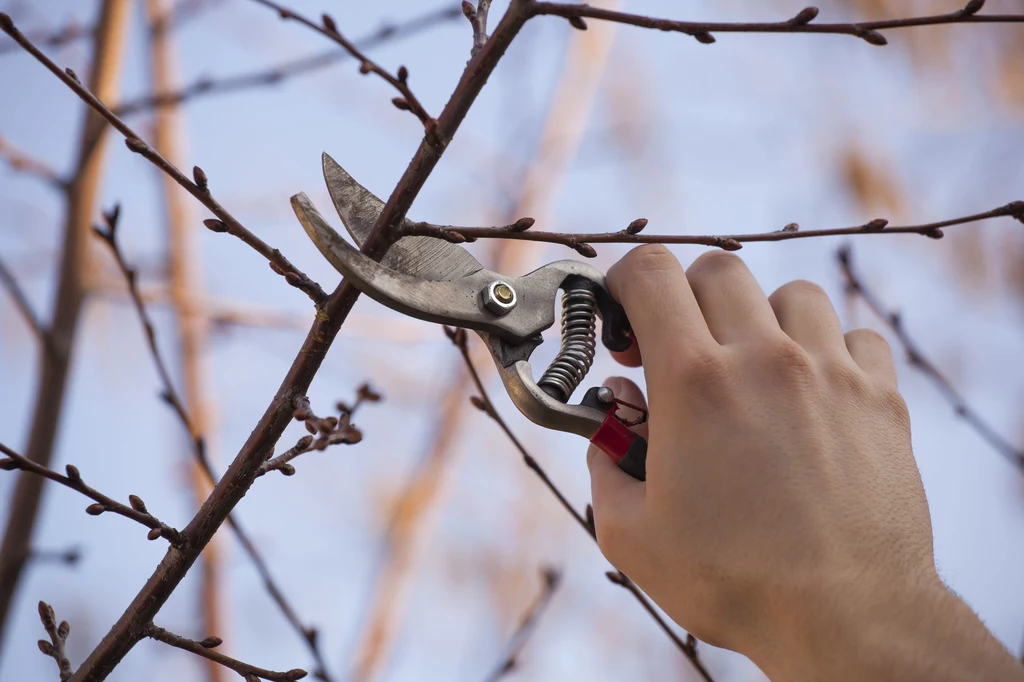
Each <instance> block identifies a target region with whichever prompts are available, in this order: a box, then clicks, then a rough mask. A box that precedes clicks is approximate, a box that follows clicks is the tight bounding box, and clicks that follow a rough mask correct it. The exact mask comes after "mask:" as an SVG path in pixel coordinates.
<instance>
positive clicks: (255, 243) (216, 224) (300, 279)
mask: <svg viewBox="0 0 1024 682" xmlns="http://www.w3.org/2000/svg"><path fill="white" fill-rule="evenodd" d="M0 29H2V30H3V31H4V33H6V34H7V35H9V36H11V37H12V38H13V39H14V40H15V41H17V43H18V44H19V45H21V46H22V47H23V48H24V49H25V51H26V52H28V53H29V54H31V55H32V56H33V57H35V58H36V60H38V61H39V62H40V63H41V64H42V65H43V66H45V67H46V68H47V69H49V70H50V71H51V72H52V73H53V74H54V75H55V76H57V78H59V79H61V81H63V82H64V84H65V85H67V86H68V87H69V88H71V89H72V90H73V91H74V92H75V94H76V95H78V96H79V97H80V98H82V100H84V101H85V103H86V104H88V105H89V106H90V107H92V108H93V110H94V111H96V112H97V113H98V114H100V115H101V116H102V117H103V118H104V119H106V120H107V122H108V123H110V125H111V126H113V127H114V128H116V129H117V130H118V132H120V133H121V134H122V135H124V136H125V138H126V139H125V143H126V144H127V146H128V149H130V150H131V151H133V152H135V153H136V154H140V155H141V156H143V157H144V158H146V159H147V160H148V161H149V162H150V163H152V164H153V165H155V166H156V167H157V168H159V169H160V170H162V171H163V172H164V173H166V174H167V175H169V176H171V177H172V178H174V180H175V182H177V183H178V184H179V185H181V186H182V187H184V188H185V190H186V191H187V192H188V193H189V194H191V195H192V196H194V197H195V198H196V199H198V200H199V202H200V203H201V204H203V205H204V206H206V207H207V208H208V209H210V211H211V212H212V213H213V214H214V215H215V216H217V218H218V220H208V221H206V225H207V227H209V228H210V229H211V230H213V231H214V232H227V233H229V234H231V235H233V236H235V237H238V238H239V239H241V240H242V241H243V242H245V243H246V244H248V245H249V246H251V247H252V248H253V249H255V250H256V251H257V252H258V253H259V254H260V255H262V256H263V257H264V258H266V259H267V260H268V261H270V266H271V268H272V269H273V270H274V271H275V272H277V273H278V274H281V275H283V276H284V278H285V280H286V281H287V282H288V283H289V284H291V285H292V286H293V287H295V288H297V289H299V290H301V291H302V292H304V293H305V294H306V295H307V296H309V297H310V298H311V299H312V300H313V302H314V303H316V304H317V306H320V305H322V304H323V302H324V301H325V299H326V298H327V294H326V293H324V290H323V289H321V288H320V285H319V284H317V283H316V282H314V281H313V280H311V279H310V278H309V277H307V276H306V274H305V273H303V272H302V271H301V270H299V269H298V268H296V267H295V266H294V265H292V263H291V261H289V260H288V259H287V258H285V257H284V255H283V254H282V253H281V252H280V251H278V250H277V249H275V248H271V247H270V246H269V245H268V244H267V243H266V242H264V241H263V240H262V239H260V238H259V237H257V236H256V235H255V234H253V233H252V232H250V231H249V230H248V229H246V228H245V226H243V225H242V224H241V223H240V222H238V220H236V219H235V217H234V216H233V215H231V213H229V212H228V210H227V209H225V208H224V207H223V206H221V205H220V204H219V203H218V202H217V200H216V199H214V198H213V194H212V193H211V192H210V189H209V187H208V185H207V179H206V175H205V173H203V172H202V170H201V169H198V168H197V169H196V171H195V173H194V175H195V178H196V181H195V182H193V181H192V180H189V179H188V178H187V177H186V176H185V174H184V173H182V172H181V171H180V170H178V168H177V167H176V166H175V165H174V164H172V163H171V162H169V161H168V160H167V159H165V158H164V157H163V155H161V154H160V153H159V152H158V151H156V150H155V149H154V148H153V147H151V146H150V145H149V144H148V143H147V142H146V141H145V140H143V139H142V138H141V137H140V136H139V135H138V133H136V132H135V131H134V130H132V129H131V128H130V127H128V125H127V124H126V123H125V122H124V121H122V120H121V119H120V118H118V117H117V115H116V114H114V112H113V111H111V110H110V109H109V108H108V107H107V105H106V104H104V103H103V102H102V101H100V99H99V98H98V97H96V96H95V95H94V94H92V92H90V91H89V90H88V89H87V88H86V87H85V86H83V85H82V83H81V82H79V80H78V76H76V75H75V73H74V72H73V71H71V70H70V69H68V70H66V71H65V70H61V68H60V67H59V66H57V65H56V64H55V63H54V62H53V61H52V60H51V59H50V58H49V57H47V56H46V55H45V54H43V53H42V52H41V51H40V50H39V48H37V47H36V46H35V45H33V44H32V42H31V41H29V40H28V38H26V37H25V35H24V34H23V33H21V31H19V30H18V29H17V27H15V25H14V22H13V21H12V20H11V18H10V17H9V16H7V15H6V14H3V13H0Z"/></svg>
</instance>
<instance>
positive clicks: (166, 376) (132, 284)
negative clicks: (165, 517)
mask: <svg viewBox="0 0 1024 682" xmlns="http://www.w3.org/2000/svg"><path fill="white" fill-rule="evenodd" d="M119 216H120V211H119V210H118V209H117V208H115V209H114V210H113V211H109V212H106V213H104V215H103V217H104V220H105V221H106V224H107V227H106V229H105V230H104V229H97V230H96V233H97V235H98V236H99V237H100V238H102V239H103V241H104V242H106V244H107V245H108V246H109V247H110V249H111V251H112V252H113V254H114V258H115V260H116V261H117V265H118V268H119V269H120V270H121V273H122V274H123V275H124V278H125V281H126V283H127V285H128V294H129V297H130V298H131V300H132V304H133V305H134V307H135V312H136V313H137V315H138V317H139V321H140V322H141V323H142V327H143V329H144V331H145V334H146V342H147V344H148V346H149V351H150V356H151V357H152V359H153V364H154V366H155V367H156V370H157V374H158V375H159V377H160V381H161V384H162V385H163V390H162V393H161V398H163V400H164V402H166V403H167V404H168V405H169V406H170V407H171V409H172V410H174V413H175V414H176V415H177V417H178V419H179V420H180V421H181V423H182V425H183V426H184V427H185V430H186V431H188V434H189V438H190V439H191V441H192V450H193V453H194V455H195V458H196V463H197V465H198V466H199V468H200V470H201V471H202V473H203V475H204V476H205V477H206V479H207V480H208V481H209V483H210V484H211V485H216V483H217V476H216V474H214V472H213V467H212V465H211V463H210V458H209V457H208V456H207V452H206V439H205V438H204V436H203V434H202V433H200V432H199V431H198V430H197V429H196V427H195V422H193V420H192V418H191V416H190V415H189V412H188V408H187V407H186V405H185V402H184V400H182V398H181V396H180V395H179V393H178V391H177V390H176V389H175V388H174V382H173V381H172V380H171V375H170V372H169V371H168V369H167V363H166V362H165V361H164V358H163V354H162V353H161V352H160V347H159V346H158V345H157V342H156V334H155V333H154V327H153V323H152V321H151V320H150V319H149V313H148V311H147V309H146V305H145V303H144V302H143V300H142V295H141V293H140V292H139V289H138V282H137V277H136V273H135V270H134V269H133V268H131V267H130V266H129V265H128V264H127V262H126V260H125V258H124V255H123V253H122V252H121V249H120V246H119V244H118V241H117V224H118V218H119ZM227 523H228V525H229V526H230V527H231V530H232V531H233V532H234V534H235V537H236V539H237V540H238V542H239V544H240V545H242V549H244V550H245V553H246V554H247V555H248V556H249V560H250V561H252V563H253V566H254V567H255V568H256V572H257V573H259V575H260V578H261V579H262V580H263V586H264V588H265V589H266V591H267V594H269V595H270V598H271V599H272V600H273V601H274V603H275V604H277V607H278V608H279V609H280V610H281V613H282V614H284V617H285V618H286V619H287V620H288V622H289V623H290V624H291V626H292V627H293V628H294V629H295V631H296V632H298V633H299V635H300V636H301V637H302V639H303V641H304V642H306V644H307V646H308V647H309V650H310V653H311V654H312V656H313V660H314V662H315V663H316V669H315V670H314V671H313V674H314V675H315V676H316V677H317V678H319V679H321V680H324V681H325V682H331V677H330V675H329V674H328V673H327V664H326V662H325V660H324V657H323V654H322V652H321V651H320V646H319V643H318V640H317V636H316V629H315V628H312V627H308V626H306V625H305V624H303V622H302V620H300V619H299V617H298V614H297V613H296V611H295V608H294V607H293V606H292V605H291V603H290V602H289V601H288V599H287V598H286V597H285V596H284V592H283V591H282V590H281V588H280V587H279V586H278V585H277V583H276V581H275V580H274V578H273V576H272V575H271V573H270V568H269V566H268V565H267V562H266V560H265V559H264V558H263V555H262V554H260V552H259V550H258V549H257V548H256V545H255V543H254V542H253V541H252V539H251V538H250V537H249V534H248V533H247V532H246V531H245V529H243V528H242V526H241V524H240V523H239V522H238V520H237V519H236V518H235V517H234V516H233V515H229V516H228V517H227Z"/></svg>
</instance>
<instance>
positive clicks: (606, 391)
mask: <svg viewBox="0 0 1024 682" xmlns="http://www.w3.org/2000/svg"><path fill="white" fill-rule="evenodd" d="M597 399H598V401H599V402H601V403H604V404H605V405H611V404H612V403H613V402H615V393H614V391H612V389H610V388H608V387H607V386H602V387H601V388H599V389H597Z"/></svg>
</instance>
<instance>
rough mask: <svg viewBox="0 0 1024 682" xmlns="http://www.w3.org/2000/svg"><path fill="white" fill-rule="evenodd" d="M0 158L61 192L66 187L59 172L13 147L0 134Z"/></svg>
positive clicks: (66, 184) (15, 169) (64, 180)
mask: <svg viewBox="0 0 1024 682" xmlns="http://www.w3.org/2000/svg"><path fill="white" fill-rule="evenodd" d="M0 160H2V161H6V162H7V165H8V166H10V167H11V169H13V170H14V171H16V172H18V173H25V174H26V175H31V176H33V177H35V178H38V179H40V180H42V181H43V182H45V183H46V184H48V185H50V186H51V187H53V188H54V189H58V190H60V191H61V192H66V191H67V189H68V182H67V180H66V179H64V178H63V177H61V175H60V173H58V172H57V171H55V170H54V169H53V168H51V167H50V166H49V165H47V164H46V163H44V162H43V161H40V160H39V159H36V158H34V157H32V156H29V155H28V154H26V153H25V152H23V151H21V150H19V149H17V148H15V147H14V145H12V144H11V143H10V142H8V141H7V140H5V139H4V138H3V137H2V136H0Z"/></svg>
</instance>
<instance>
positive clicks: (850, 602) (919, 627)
mask: <svg viewBox="0 0 1024 682" xmlns="http://www.w3.org/2000/svg"><path fill="white" fill-rule="evenodd" d="M770 611H771V612H772V618H771V619H770V622H771V623H772V625H773V627H772V630H771V632H770V634H769V635H768V636H766V637H764V638H762V640H761V641H760V642H759V644H758V646H756V647H755V650H754V651H752V652H751V658H752V659H753V660H754V662H755V663H756V664H757V665H758V666H759V667H761V669H762V670H763V671H764V672H765V673H766V674H767V675H768V676H769V677H770V678H771V679H773V680H786V681H787V682H804V681H807V682H810V681H812V680H822V679H827V680H831V681H833V682H844V681H845V680H850V681H851V682H853V681H854V680H858V681H859V680H863V679H873V680H879V681H880V682H881V681H887V680H901V681H902V680H916V679H930V680H938V679H948V680H961V679H963V680H969V679H977V674H978V671H977V670H972V669H970V667H969V666H968V667H967V668H966V669H965V670H964V674H963V675H961V674H960V673H959V672H958V666H961V664H962V662H963V659H964V657H963V656H961V655H959V653H958V652H956V651H951V650H950V642H949V641H947V640H949V639H951V638H954V637H962V636H963V634H962V630H963V629H964V628H965V627H966V628H967V629H970V628H971V627H972V626H971V625H967V624H968V623H977V626H978V627H980V628H981V630H982V631H984V627H983V626H981V624H980V622H977V619H976V617H974V615H973V613H971V612H970V609H969V608H968V607H967V606H966V605H964V604H963V602H961V601H960V600H959V599H958V598H957V597H956V596H954V595H953V594H951V593H950V592H949V591H948V590H947V589H946V587H945V586H944V585H943V584H942V582H941V581H940V580H939V578H938V575H937V574H936V573H935V572H934V571H933V570H932V571H927V572H925V573H923V574H918V575H913V576H907V575H902V576H899V577H897V578H895V579H893V578H891V576H881V579H880V580H873V579H868V578H866V577H864V576H858V577H856V578H853V577H848V578H847V579H840V580H834V581H831V584H827V585H826V584H820V585H818V586H811V587H808V588H804V589H798V590H796V591H794V594H792V595H790V596H789V597H781V598H780V599H778V600H777V603H775V604H773V606H772V608H771V609H770ZM954 633H956V634H955V635H954ZM984 634H985V635H987V632H985V633H984ZM953 649H956V647H953ZM968 658H969V657H968ZM993 679H994V678H993ZM1013 679H1017V678H1013Z"/></svg>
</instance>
